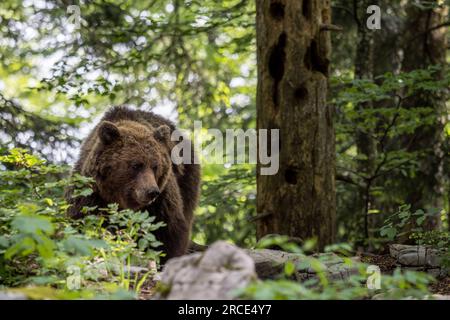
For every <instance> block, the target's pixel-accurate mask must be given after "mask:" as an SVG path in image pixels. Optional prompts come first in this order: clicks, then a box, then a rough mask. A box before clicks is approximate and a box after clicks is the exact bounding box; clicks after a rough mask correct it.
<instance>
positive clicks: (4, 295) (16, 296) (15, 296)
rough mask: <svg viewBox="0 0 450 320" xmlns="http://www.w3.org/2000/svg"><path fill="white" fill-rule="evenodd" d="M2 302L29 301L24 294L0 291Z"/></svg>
mask: <svg viewBox="0 0 450 320" xmlns="http://www.w3.org/2000/svg"><path fill="white" fill-rule="evenodd" d="M0 300H28V298H27V296H26V295H24V294H22V293H18V292H8V291H0Z"/></svg>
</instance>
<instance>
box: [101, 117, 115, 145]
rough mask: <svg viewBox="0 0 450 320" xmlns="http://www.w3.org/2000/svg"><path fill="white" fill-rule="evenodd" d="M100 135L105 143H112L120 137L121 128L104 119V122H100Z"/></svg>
mask: <svg viewBox="0 0 450 320" xmlns="http://www.w3.org/2000/svg"><path fill="white" fill-rule="evenodd" d="M98 135H99V137H100V140H101V141H102V142H103V143H104V144H111V143H113V142H114V141H116V140H117V139H119V138H120V132H119V128H117V126H116V125H115V124H114V123H112V122H109V121H102V123H100V126H99V127H98Z"/></svg>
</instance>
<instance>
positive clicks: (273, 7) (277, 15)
mask: <svg viewBox="0 0 450 320" xmlns="http://www.w3.org/2000/svg"><path fill="white" fill-rule="evenodd" d="M270 14H271V15H272V18H274V19H275V20H282V19H283V18H284V4H282V3H280V2H278V1H272V3H271V4H270Z"/></svg>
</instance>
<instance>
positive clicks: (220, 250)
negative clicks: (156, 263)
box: [155, 241, 257, 300]
mask: <svg viewBox="0 0 450 320" xmlns="http://www.w3.org/2000/svg"><path fill="white" fill-rule="evenodd" d="M256 278H257V277H256V273H255V265H254V262H253V260H252V259H251V258H250V257H249V256H248V255H247V254H246V253H245V251H244V250H242V249H240V248H237V247H235V246H233V245H231V244H229V243H226V242H224V241H218V242H216V243H214V244H213V245H211V246H210V247H209V248H208V249H207V250H206V251H205V252H204V253H193V254H189V255H185V256H182V257H178V258H173V259H170V260H169V261H168V262H167V263H166V265H165V266H164V269H163V272H162V274H161V288H163V289H161V290H160V292H158V293H157V294H156V296H155V298H156V299H168V300H173V299H199V300H204V299H209V300H214V299H232V298H233V291H234V290H236V289H239V288H242V287H245V286H247V285H248V284H249V283H250V282H251V281H252V280H256Z"/></svg>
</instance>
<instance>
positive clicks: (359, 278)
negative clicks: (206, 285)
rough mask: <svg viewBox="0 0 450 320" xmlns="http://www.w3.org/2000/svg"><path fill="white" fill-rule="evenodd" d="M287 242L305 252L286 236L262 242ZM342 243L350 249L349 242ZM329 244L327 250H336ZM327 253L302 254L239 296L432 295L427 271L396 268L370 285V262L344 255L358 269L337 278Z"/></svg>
mask: <svg viewBox="0 0 450 320" xmlns="http://www.w3.org/2000/svg"><path fill="white" fill-rule="evenodd" d="M274 244H277V245H280V244H281V245H283V246H284V247H283V248H284V249H287V248H291V250H292V252H294V253H297V254H301V253H302V252H303V251H304V249H305V248H304V247H299V246H298V245H296V244H294V243H289V242H286V238H285V237H272V238H271V239H270V241H269V240H268V241H266V242H265V243H264V244H263V243H261V245H269V246H272V245H274ZM340 247H342V248H345V250H347V249H349V246H348V245H346V244H341V245H340ZM335 249H336V248H328V249H327V250H326V251H334V250H335ZM326 259H328V258H327V256H323V257H320V258H315V257H313V256H302V259H301V260H302V262H301V263H297V264H296V263H294V262H293V261H288V262H287V263H286V264H285V268H284V272H283V273H282V274H280V275H279V277H278V278H277V279H275V280H264V281H260V280H258V281H255V282H253V283H251V284H250V285H249V286H247V287H245V288H243V289H240V290H238V291H236V292H235V294H236V296H238V297H240V298H244V299H257V300H299V299H301V300H328V299H340V300H342V299H343V300H350V299H368V298H371V297H374V296H375V295H377V297H380V298H383V299H403V298H406V297H409V298H424V297H425V296H427V295H429V291H428V285H429V284H430V283H431V282H432V281H433V278H432V277H431V276H429V275H428V274H426V273H421V272H413V271H405V272H402V271H400V270H399V269H396V270H395V271H394V272H393V274H392V275H385V274H383V275H381V288H380V289H369V288H368V287H367V286H366V282H367V280H368V278H369V276H370V275H371V273H370V272H369V269H368V268H367V267H368V266H367V265H366V264H363V263H359V262H355V261H352V260H350V259H348V258H345V257H344V258H343V259H344V261H345V264H346V266H348V267H349V268H352V269H354V270H357V272H356V273H355V274H352V275H350V276H349V277H348V278H346V279H345V280H333V279H332V278H330V277H329V276H327V274H326V272H324V270H325V269H324V264H323V263H324V262H325V261H326ZM307 268H311V269H312V270H314V272H315V273H316V274H317V276H316V277H314V278H310V279H308V280H306V281H301V282H300V281H296V280H294V279H295V272H296V271H297V270H305V269H307Z"/></svg>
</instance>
